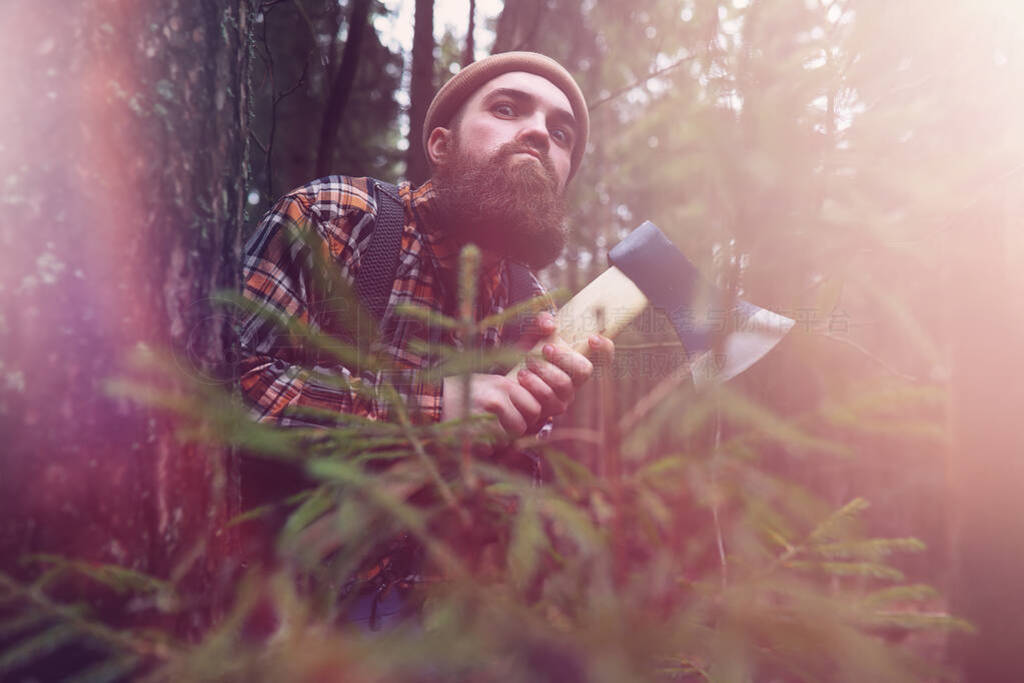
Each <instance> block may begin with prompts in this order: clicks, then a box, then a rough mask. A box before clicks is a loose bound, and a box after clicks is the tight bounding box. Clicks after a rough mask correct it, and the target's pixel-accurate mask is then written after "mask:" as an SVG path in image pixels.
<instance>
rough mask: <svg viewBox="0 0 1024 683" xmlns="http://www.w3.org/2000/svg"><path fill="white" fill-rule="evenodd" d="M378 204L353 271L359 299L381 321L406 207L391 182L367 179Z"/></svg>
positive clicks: (391, 286)
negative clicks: (366, 243) (367, 238)
mask: <svg viewBox="0 0 1024 683" xmlns="http://www.w3.org/2000/svg"><path fill="white" fill-rule="evenodd" d="M370 184H371V186H372V187H373V194H374V198H375V200H376V203H377V218H376V220H375V221H374V228H373V234H372V235H371V236H370V244H369V246H367V248H366V253H364V254H363V256H362V258H361V259H360V260H359V272H358V273H357V274H356V293H357V294H359V299H360V301H362V302H363V305H364V306H366V307H367V308H368V309H370V312H371V313H373V315H374V317H375V318H376V319H377V320H378V321H380V320H381V319H382V318H383V317H384V311H386V310H387V308H388V301H389V300H390V299H391V290H392V289H393V288H394V283H395V273H396V272H397V271H398V255H399V252H400V251H401V249H402V231H403V230H404V229H405V206H404V205H403V204H402V200H401V198H400V197H399V196H398V188H397V187H395V186H394V185H392V184H391V183H385V182H383V181H381V180H375V179H373V178H371V179H370Z"/></svg>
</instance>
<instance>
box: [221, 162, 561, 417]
mask: <svg viewBox="0 0 1024 683" xmlns="http://www.w3.org/2000/svg"><path fill="white" fill-rule="evenodd" d="M399 196H400V197H401V199H402V203H403V204H404V207H405V227H404V230H403V233H402V239H401V251H400V254H399V265H398V269H397V272H396V276H395V281H394V285H393V287H392V290H391V297H390V299H389V301H388V305H387V308H386V310H385V313H384V317H383V319H382V320H381V324H380V330H381V335H380V338H379V341H378V342H376V347H375V349H374V350H376V351H380V352H383V353H384V354H385V355H386V356H387V357H389V358H390V359H391V360H392V361H393V365H394V367H395V368H396V370H394V371H387V372H380V371H378V372H369V371H363V372H358V371H355V372H354V371H353V370H352V369H350V368H348V367H345V366H344V365H342V364H340V363H337V362H336V361H330V362H329V363H328V364H327V365H322V364H321V363H322V362H323V361H321V360H319V359H318V358H317V355H318V354H316V353H311V352H310V350H309V349H307V348H305V347H304V345H303V344H301V343H298V342H296V340H295V339H294V338H292V337H291V336H290V335H289V334H288V331H287V330H286V329H284V328H283V327H282V325H281V323H280V321H281V320H284V321H292V322H298V323H300V324H301V325H302V326H308V328H309V329H310V330H311V331H314V332H318V333H321V334H327V335H331V336H333V337H339V338H342V339H346V338H347V339H351V338H352V336H351V330H346V329H344V326H342V325H340V324H339V323H338V322H337V321H336V320H335V318H336V316H335V315H333V314H332V312H331V310H329V306H328V305H327V302H329V301H331V286H330V284H329V283H330V280H331V277H325V275H329V274H325V273H317V272H313V271H315V270H316V266H314V265H313V264H314V263H317V262H319V263H321V264H328V265H327V267H331V268H333V267H337V272H336V273H335V274H333V275H334V276H335V278H336V279H337V277H338V276H340V279H342V280H344V281H345V282H347V283H348V284H349V285H352V284H353V283H354V278H355V276H356V275H357V274H358V273H359V267H360V259H361V257H362V255H363V254H364V253H365V251H366V248H367V246H368V245H369V241H370V240H369V238H370V236H371V235H372V226H373V222H374V219H375V216H376V212H377V206H376V202H375V198H374V194H373V191H372V188H371V186H370V185H369V184H368V180H367V179H366V178H350V177H345V176H328V177H326V178H321V179H319V180H315V181H313V182H311V183H309V184H308V185H305V186H304V187H300V188H299V189H297V190H294V191H293V192H291V193H289V194H288V195H286V196H285V197H283V198H282V199H280V200H279V201H278V202H277V204H275V205H274V207H273V208H272V209H271V210H270V211H269V212H268V213H267V214H266V215H265V216H264V217H263V219H262V221H261V222H260V225H259V227H258V229H257V231H256V234H254V235H253V236H252V238H251V239H250V240H249V242H248V244H247V245H246V249H245V260H244V273H243V282H244V285H243V287H244V289H243V296H244V298H245V299H246V300H247V301H248V303H250V304H251V305H250V306H249V307H248V309H247V313H246V316H245V318H244V320H243V321H242V325H241V328H240V342H241V347H242V363H241V365H242V367H241V372H242V375H241V380H240V384H241V387H242V393H243V396H244V399H245V401H246V403H247V404H248V405H249V406H250V410H251V412H252V414H253V415H254V416H255V417H256V419H258V420H260V421H267V422H275V423H278V424H281V425H311V424H320V422H318V421H317V420H316V419H315V418H311V417H309V416H308V415H301V414H296V412H297V411H296V409H299V411H298V412H301V409H315V410H317V411H328V412H329V413H334V414H337V413H349V414H352V415H360V416H364V417H368V418H370V419H375V420H387V419H388V418H389V413H390V411H389V406H388V404H387V402H386V401H384V400H382V399H381V396H380V391H379V390H380V387H381V386H382V385H383V383H385V382H388V383H390V384H391V385H392V386H394V387H395V388H396V389H397V390H398V392H399V394H400V395H401V396H402V398H403V399H404V400H405V402H406V405H407V406H408V407H409V410H410V413H411V414H412V416H413V419H415V420H417V421H421V422H428V421H435V422H436V421H440V419H441V406H442V391H441V385H440V384H430V383H426V382H424V381H422V380H421V379H419V378H418V377H417V374H416V372H415V371H416V370H421V369H423V368H427V367H430V366H431V365H433V364H435V363H436V362H437V361H436V359H434V358H431V357H430V356H428V355H425V354H424V353H421V352H420V351H419V350H418V349H417V348H415V345H413V344H411V342H412V341H413V340H415V339H419V340H423V341H430V342H438V341H440V342H444V343H448V344H453V345H455V346H458V345H459V340H458V339H456V338H455V337H454V336H453V335H452V333H450V332H443V331H440V330H435V329H433V328H432V329H431V330H430V331H428V330H427V329H426V328H425V326H424V325H423V324H421V323H419V322H417V321H415V320H411V319H409V318H407V317H401V316H398V315H397V314H396V312H395V307H396V306H397V305H398V304H401V303H411V304H418V305H420V306H425V307H428V308H430V309H432V310H433V311H436V312H438V313H443V314H445V315H449V316H452V315H455V314H456V305H457V292H456V291H455V290H456V285H455V282H456V271H457V265H458V250H459V246H458V245H457V244H456V243H455V242H454V241H453V240H452V239H450V238H449V237H447V236H446V235H445V232H444V230H443V227H442V226H440V225H438V221H437V216H436V209H435V207H434V204H435V202H436V193H435V192H434V191H433V188H432V185H431V183H430V181H428V182H426V183H424V184H423V185H421V186H419V187H418V188H416V189H412V188H411V187H410V185H409V184H408V183H403V184H402V185H400V186H399ZM313 250H316V254H314V253H313ZM536 287H537V292H538V293H540V292H542V291H543V288H542V287H541V285H540V284H539V283H536ZM353 291H354V290H353ZM508 291H509V288H508V270H507V268H506V265H505V262H504V261H499V262H497V263H492V264H491V265H489V266H485V267H483V268H481V273H480V282H479V284H478V296H477V301H478V306H477V311H476V314H477V319H478V320H479V319H482V318H483V317H484V316H487V315H490V314H493V313H498V312H500V311H501V310H502V309H503V308H504V307H505V306H506V305H507V304H508ZM275 318H277V319H278V320H277V321H275ZM500 341H501V335H500V331H499V330H498V329H496V328H488V329H487V330H486V331H485V333H484V335H483V339H482V346H483V347H484V348H493V347H494V346H496V345H498V344H499V343H500ZM324 377H332V378H334V379H335V381H324ZM338 379H343V380H344V381H342V382H339V381H337V380H338ZM346 384H348V385H349V386H345V385H346ZM360 384H361V385H362V389H363V390H362V391H356V390H355V389H353V388H350V387H356V386H358V385H360ZM310 412H312V411H310Z"/></svg>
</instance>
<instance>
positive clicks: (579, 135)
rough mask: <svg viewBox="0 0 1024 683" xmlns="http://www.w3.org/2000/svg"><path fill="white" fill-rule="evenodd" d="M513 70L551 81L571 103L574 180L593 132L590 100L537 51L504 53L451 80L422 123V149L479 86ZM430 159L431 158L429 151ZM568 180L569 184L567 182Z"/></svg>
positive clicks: (468, 68) (476, 64)
mask: <svg viewBox="0 0 1024 683" xmlns="http://www.w3.org/2000/svg"><path fill="white" fill-rule="evenodd" d="M510 71H525V72H526V73H531V74H534V75H537V76H541V77H542V78H546V79H547V80H549V81H551V83H553V84H554V85H555V87H557V88H558V89H559V90H561V91H562V92H563V93H564V94H565V96H566V98H568V100H569V105H570V106H571V107H572V115H573V117H574V118H575V119H576V141H575V143H574V144H573V148H572V155H571V160H572V165H571V166H570V168H569V178H568V179H571V178H572V177H573V176H574V175H575V174H576V170H577V169H578V168H579V166H580V160H581V159H582V158H583V151H584V150H585V149H586V147H587V136H588V135H589V133H590V115H589V114H588V112H587V101H586V100H585V99H584V98H583V92H582V91H581V90H580V87H579V86H578V85H577V84H576V81H575V80H574V79H573V77H572V75H570V74H569V72H568V71H566V70H565V67H563V66H562V65H561V64H559V63H558V62H556V61H555V60H553V59H551V58H550V57H546V56H544V55H542V54H539V53H536V52H501V53H499V54H496V55H491V56H490V57H485V58H484V59H481V60H480V61H478V62H473V63H472V64H470V65H469V66H467V67H465V68H463V69H462V70H461V71H459V72H458V73H457V74H455V75H454V76H452V77H451V79H449V81H448V82H447V83H445V84H444V85H443V86H441V89H440V90H438V91H437V94H436V95H434V99H433V101H432V102H431V103H430V108H429V109H427V116H426V119H425V120H424V122H423V148H424V150H426V148H427V141H428V140H429V139H430V132H431V131H432V130H434V129H435V128H437V127H438V126H447V125H448V124H450V123H451V120H452V117H454V116H455V113H456V112H457V111H458V110H459V108H460V107H461V106H462V105H463V103H464V102H465V101H466V100H468V99H469V97H470V96H471V95H472V94H473V93H474V92H476V91H477V90H478V89H479V88H480V86H482V85H483V84H484V83H487V82H488V81H489V80H491V79H492V78H496V77H497V76H500V75H501V74H504V73H508V72H510ZM427 158H428V159H429V158H430V154H429V152H428V154H427ZM568 179H567V181H568Z"/></svg>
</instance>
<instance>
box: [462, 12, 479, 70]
mask: <svg viewBox="0 0 1024 683" xmlns="http://www.w3.org/2000/svg"><path fill="white" fill-rule="evenodd" d="M475 32H476V0H469V26H468V27H467V28H466V47H465V49H464V50H463V51H462V66H463V67H467V66H469V65H470V64H472V63H473V62H474V61H475V60H476V42H475V40H474V36H473V34H474V33H475Z"/></svg>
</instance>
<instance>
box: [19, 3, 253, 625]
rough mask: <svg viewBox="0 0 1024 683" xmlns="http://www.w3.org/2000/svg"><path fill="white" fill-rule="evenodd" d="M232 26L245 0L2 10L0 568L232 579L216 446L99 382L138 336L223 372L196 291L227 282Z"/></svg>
mask: <svg viewBox="0 0 1024 683" xmlns="http://www.w3.org/2000/svg"><path fill="white" fill-rule="evenodd" d="M249 22H250V15H249V4H248V3H247V2H245V1H244V0H234V1H228V2H213V1H212V0H208V1H204V2H182V1H180V0H168V1H167V2H162V3H157V4H146V5H138V4H137V3H134V2H130V1H129V0H93V1H91V2H83V3H76V4H73V5H67V6H65V5H63V4H58V3H53V2H50V3H46V2H44V3H27V2H24V3H14V4H13V5H11V4H8V5H6V6H5V7H4V8H3V9H0V50H2V51H3V52H5V53H6V54H0V64H2V65H3V66H0V74H2V76H3V80H4V82H5V83H7V84H9V86H8V87H9V89H8V92H7V97H5V100H6V103H5V105H4V106H3V107H2V109H0V125H2V126H3V129H4V130H8V131H11V130H13V131H18V135H17V136H16V137H14V138H12V140H13V143H12V144H11V145H8V146H5V147H4V148H3V150H2V152H0V169H3V170H2V175H3V177H4V178H5V179H6V183H7V185H6V188H5V192H6V195H5V196H4V200H5V201H4V203H5V204H7V205H8V206H7V207H6V208H5V210H4V213H5V219H6V220H4V221H3V223H2V224H0V242H2V243H3V244H4V245H5V247H4V252H5V253H4V255H3V257H2V260H3V268H0V288H2V290H3V291H5V292H7V293H8V294H11V293H14V294H15V296H13V297H11V296H9V297H6V298H5V300H4V301H2V302H0V315H2V318H0V320H2V323H0V345H2V347H3V349H4V358H3V368H2V375H3V377H4V382H5V383H6V384H7V388H8V389H9V390H8V391H6V392H3V395H2V397H0V431H2V433H3V434H4V441H5V451H4V454H3V455H2V456H0V457H2V465H0V469H2V474H0V558H2V559H0V564H2V565H3V567H2V568H3V569H4V570H6V571H12V572H19V571H21V572H23V573H26V574H31V573H32V572H33V571H34V570H33V568H32V567H31V566H29V567H27V568H26V567H19V566H18V564H17V561H18V558H19V557H21V556H23V555H24V554H25V553H30V552H52V553H59V554H62V555H66V556H72V557H77V558H85V559H89V560H92V561H97V562H109V563H115V564H119V565H122V566H126V567H131V568H133V569H136V570H140V571H144V572H149V573H153V574H157V575H161V576H165V577H167V576H170V575H171V574H172V573H175V574H176V575H177V576H184V577H185V578H184V581H185V583H186V584H188V588H189V589H190V591H199V594H200V595H201V596H202V597H203V598H204V599H206V601H205V602H206V604H211V603H212V602H215V601H216V600H217V594H218V588H219V587H220V588H226V587H227V586H228V585H229V581H228V579H229V578H230V577H229V575H230V574H231V571H232V567H231V564H230V562H227V560H228V559H229V558H230V557H231V555H232V547H231V540H230V538H229V535H228V534H227V533H225V532H224V521H225V520H226V518H227V517H228V516H229V515H231V514H233V506H234V505H235V501H236V499H237V496H236V494H237V490H236V487H235V485H234V481H235V477H234V476H233V472H234V467H233V464H232V459H231V456H230V454H229V453H226V452H224V451H223V450H219V449H216V448H212V447H201V446H186V445H183V444H182V443H180V442H179V440H178V439H177V438H176V436H175V429H176V425H175V423H174V420H173V419H172V418H170V417H168V416H166V415H165V414H161V413H158V412H156V411H154V410H150V409H146V408H144V407H141V406H140V405H139V404H138V403H136V402H134V401H132V400H129V399H125V398H121V397H116V396H113V395H111V393H110V392H109V391H108V389H107V383H108V381H109V380H110V379H111V378H114V377H117V376H121V375H124V374H126V373H128V372H130V369H129V362H128V359H129V358H130V357H131V356H132V355H133V353H135V352H137V351H139V350H140V349H149V350H157V351H160V352H165V351H173V352H176V353H177V354H178V356H177V357H178V361H179V364H181V365H183V366H184V368H185V369H186V370H189V371H195V372H198V373H200V374H201V376H203V377H204V378H205V380H204V381H208V382H225V383H226V381H227V380H228V379H229V378H230V375H231V367H232V355H231V348H232V341H231V340H232V335H231V326H230V322H229V320H228V318H227V316H226V315H224V314H222V313H221V312H219V310H218V309H217V308H216V307H215V306H214V305H213V304H212V300H211V295H212V294H214V293H215V292H217V291H218V290H222V289H234V288H235V287H236V286H237V283H238V254H239V240H240V235H241V228H242V224H243V220H244V215H245V202H246V185H247V178H246V169H247V150H248V146H247V138H248V121H249V97H248V87H249V84H248V65H249V31H250V25H249ZM181 365H180V366H181ZM208 617H209V610H197V611H196V612H193V613H191V614H189V615H188V617H187V623H183V624H182V627H183V630H185V631H193V630H194V629H196V628H199V627H201V626H202V625H203V623H204V622H205V621H206V620H207V619H208Z"/></svg>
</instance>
